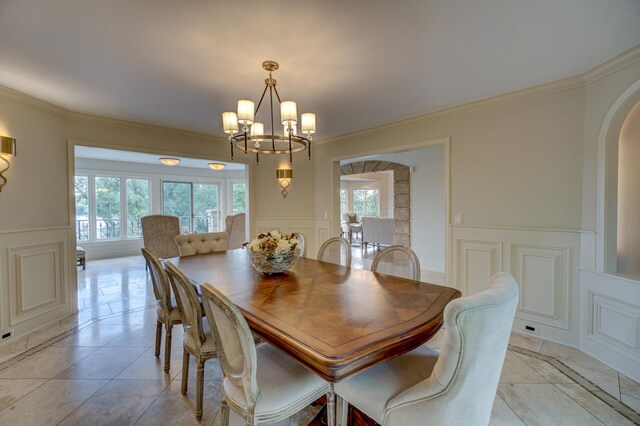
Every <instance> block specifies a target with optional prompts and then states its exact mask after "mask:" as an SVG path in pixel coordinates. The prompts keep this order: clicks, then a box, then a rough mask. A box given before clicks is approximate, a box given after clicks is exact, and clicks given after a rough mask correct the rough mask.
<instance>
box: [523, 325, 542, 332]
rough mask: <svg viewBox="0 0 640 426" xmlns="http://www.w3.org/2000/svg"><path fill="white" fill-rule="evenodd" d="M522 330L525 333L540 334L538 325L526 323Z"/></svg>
mask: <svg viewBox="0 0 640 426" xmlns="http://www.w3.org/2000/svg"><path fill="white" fill-rule="evenodd" d="M522 330H523V331H524V332H525V333H529V334H539V330H538V327H536V326H535V325H530V324H525V325H524V327H523V328H522Z"/></svg>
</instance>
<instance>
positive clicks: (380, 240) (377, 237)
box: [361, 217, 395, 248]
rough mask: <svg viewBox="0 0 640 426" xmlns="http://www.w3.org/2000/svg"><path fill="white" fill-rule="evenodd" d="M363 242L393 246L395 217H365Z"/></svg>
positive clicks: (363, 220) (363, 219)
mask: <svg viewBox="0 0 640 426" xmlns="http://www.w3.org/2000/svg"><path fill="white" fill-rule="evenodd" d="M361 220H362V242H363V243H364V247H365V248H366V247H367V244H374V245H381V246H391V245H393V237H394V234H395V221H394V219H393V218H382V217H363V218H362V219H361Z"/></svg>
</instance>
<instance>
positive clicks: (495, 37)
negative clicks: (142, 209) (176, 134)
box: [0, 0, 640, 139]
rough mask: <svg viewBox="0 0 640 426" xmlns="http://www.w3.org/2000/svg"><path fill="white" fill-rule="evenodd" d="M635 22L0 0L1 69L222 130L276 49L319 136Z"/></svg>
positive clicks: (19, 86) (472, 4) (603, 15)
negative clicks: (314, 117) (229, 112)
mask: <svg viewBox="0 0 640 426" xmlns="http://www.w3.org/2000/svg"><path fill="white" fill-rule="evenodd" d="M638 22H640V1H638V0H615V1H609V0H536V1H514V0H484V1H468V0H446V1H445V0H403V1H400V2H398V1H388V0H352V1H337V0H326V1H316V2H300V1H294V0H273V1H260V0H246V1H231V0H225V1H210V0H185V1H171V0H138V1H131V0H109V1H86V0H56V1H51V0H29V1H10V0H0V40H1V43H0V58H2V66H1V67H0V84H1V85H5V86H8V87H10V88H13V89H16V90H19V91H21V92H24V93H27V94H29V95H32V96H35V97H37V98H40V99H43V100H46V101H49V102H51V103H54V104H56V105H59V106H62V107H65V108H67V109H70V110H73V111H79V112H84V113H89V114H98V115H102V116H107V117H113V118H123V119H127V120H133V121H140V122H146V123H151V124H158V125H163V126H168V127H175V128H181V129H187V130H192V131H198V132H204V133H208V134H215V135H220V136H222V135H223V133H222V129H221V123H220V121H221V120H220V113H221V112H223V111H227V110H234V109H235V103H236V101H237V99H241V98H249V99H253V100H255V101H257V100H258V98H259V96H260V94H261V91H262V88H263V85H264V83H263V81H264V79H265V78H266V74H265V72H264V71H263V70H262V69H261V63H262V61H263V60H265V59H274V60H277V61H279V62H280V70H279V71H277V72H276V73H275V75H274V77H275V78H276V79H277V80H278V88H279V91H280V94H281V95H282V96H283V98H286V99H293V100H296V101H297V102H298V111H299V112H305V111H313V112H315V113H316V114H317V121H318V133H317V134H316V139H325V138H328V137H332V136H336V135H340V134H345V133H349V132H353V131H357V130H361V129H365V128H369V127H372V126H375V125H380V124H384V123H388V122H392V121H396V120H399V119H403V118H407V117H411V116H416V115H420V114H425V113H428V112H432V111H436V110H440V109H443V108H446V107H450V106H454V105H459V104H462V103H466V102H469V101H473V100H478V99H482V98H486V97H490V96H494V95H498V94H501V93H506V92H510V91H513V90H517V89H521V88H525V87H530V86H534V85H538V84H542V83H546V82H550V81H554V80H558V79H561V78H564V77H570V76H574V75H577V74H581V73H583V72H585V71H587V70H589V69H590V68H592V67H594V66H596V65H598V64H601V63H603V62H605V61H606V60H608V59H610V58H612V57H614V56H616V55H618V54H620V53H622V52H624V51H626V50H628V49H630V48H632V47H634V46H636V45H638V44H640V25H639V24H638Z"/></svg>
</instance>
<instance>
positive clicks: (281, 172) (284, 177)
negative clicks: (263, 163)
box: [276, 169, 293, 198]
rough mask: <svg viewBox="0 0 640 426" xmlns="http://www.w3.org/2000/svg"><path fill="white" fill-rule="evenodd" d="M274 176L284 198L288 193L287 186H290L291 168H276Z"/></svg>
mask: <svg viewBox="0 0 640 426" xmlns="http://www.w3.org/2000/svg"><path fill="white" fill-rule="evenodd" d="M276 178H277V179H278V183H279V184H280V188H282V190H281V191H280V193H282V196H283V197H284V198H287V194H288V193H289V186H291V179H293V170H291V169H278V170H276Z"/></svg>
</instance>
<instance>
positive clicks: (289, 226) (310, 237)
mask: <svg viewBox="0 0 640 426" xmlns="http://www.w3.org/2000/svg"><path fill="white" fill-rule="evenodd" d="M271 230H279V231H281V232H300V233H302V234H304V236H305V244H306V245H307V257H310V258H314V259H315V258H316V255H317V253H318V249H319V248H320V245H322V243H323V242H324V241H326V240H327V239H328V238H330V237H332V236H333V235H331V221H330V220H329V219H315V218H288V219H278V218H256V219H252V220H251V235H249V236H248V237H247V239H248V240H252V239H254V238H255V237H257V236H258V234H259V233H261V232H269V231H271Z"/></svg>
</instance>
